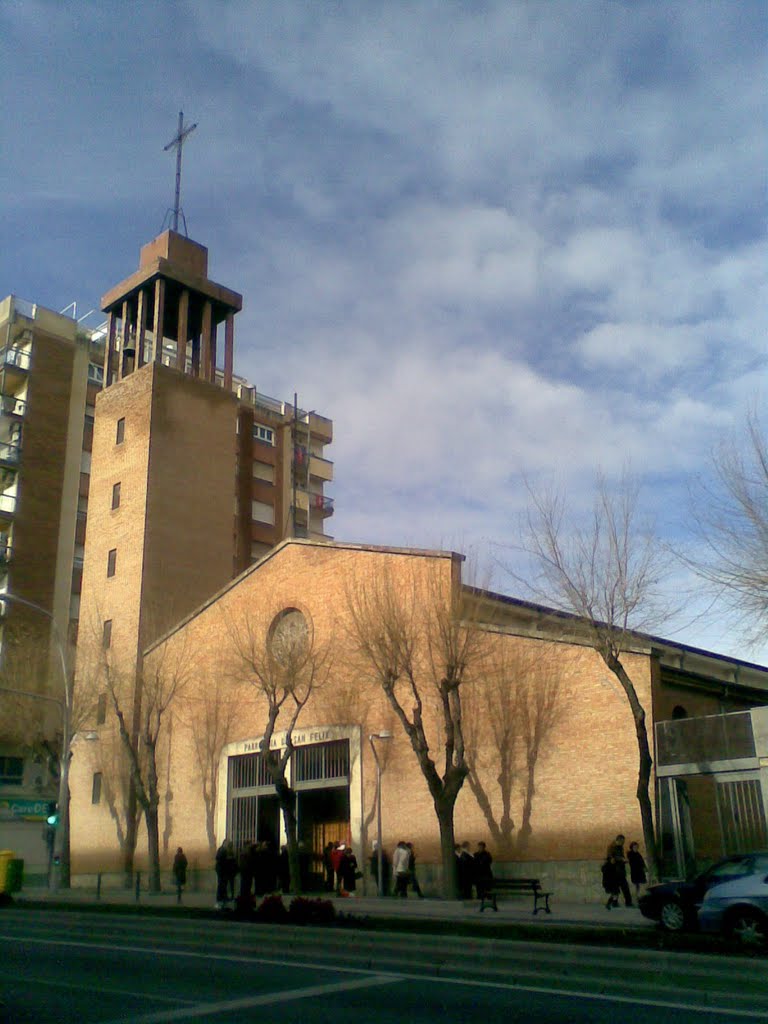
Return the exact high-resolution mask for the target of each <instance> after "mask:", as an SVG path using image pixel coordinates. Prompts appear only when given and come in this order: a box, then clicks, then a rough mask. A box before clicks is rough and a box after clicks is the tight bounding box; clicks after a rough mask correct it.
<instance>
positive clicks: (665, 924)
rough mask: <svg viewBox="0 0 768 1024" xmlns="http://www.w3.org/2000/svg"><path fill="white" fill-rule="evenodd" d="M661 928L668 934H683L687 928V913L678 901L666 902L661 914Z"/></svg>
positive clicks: (662, 906) (663, 904)
mask: <svg viewBox="0 0 768 1024" xmlns="http://www.w3.org/2000/svg"><path fill="white" fill-rule="evenodd" d="M659 920H660V921H661V926H662V928H664V929H665V930H666V931H668V932H681V931H682V930H683V928H685V912H684V910H683V908H682V907H681V906H680V904H679V903H678V902H677V900H666V901H665V902H664V903H662V905H661V913H660V914H659Z"/></svg>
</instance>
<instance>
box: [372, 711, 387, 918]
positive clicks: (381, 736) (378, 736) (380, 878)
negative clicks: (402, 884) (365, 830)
mask: <svg viewBox="0 0 768 1024" xmlns="http://www.w3.org/2000/svg"><path fill="white" fill-rule="evenodd" d="M391 739H392V733H391V732H389V731H388V730H386V729H382V731H381V732H374V733H371V735H370V736H369V737H368V742H369V743H370V744H371V750H372V751H373V759H374V760H375V762H376V855H377V859H378V872H377V879H376V881H377V889H378V891H379V899H381V897H382V896H383V895H384V853H383V850H382V845H381V761H379V755H378V754H377V752H376V744H375V743H374V742H373V741H374V740H391Z"/></svg>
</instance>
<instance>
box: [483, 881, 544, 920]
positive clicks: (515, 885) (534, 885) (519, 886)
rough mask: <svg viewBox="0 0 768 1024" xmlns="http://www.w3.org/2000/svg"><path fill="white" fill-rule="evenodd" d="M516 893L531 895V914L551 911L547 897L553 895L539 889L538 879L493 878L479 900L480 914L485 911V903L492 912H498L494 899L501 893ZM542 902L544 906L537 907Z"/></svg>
mask: <svg viewBox="0 0 768 1024" xmlns="http://www.w3.org/2000/svg"><path fill="white" fill-rule="evenodd" d="M507 892H509V893H517V892H522V893H526V892H530V893H532V894H533V912H534V914H538V912H539V911H540V910H545V911H546V912H547V913H548V914H551V913H552V911H551V910H550V907H549V897H550V896H552V895H553V893H551V892H545V891H544V890H543V889H542V888H541V882H540V881H539V880H538V878H494V879H493V881H492V882H490V883H489V884H488V887H487V889H486V890H485V891H484V893H483V895H482V897H481V899H480V913H481V914H482V912H483V911H484V910H485V905H486V903H487V904H488V905H489V906H491V907H493V909H494V910H496V911H498V909H499V908H498V906H497V905H496V897H497V896H499V895H501V894H502V893H507ZM540 900H543V902H544V906H543V907H540V906H539V901H540Z"/></svg>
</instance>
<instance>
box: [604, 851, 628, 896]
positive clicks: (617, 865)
mask: <svg viewBox="0 0 768 1024" xmlns="http://www.w3.org/2000/svg"><path fill="white" fill-rule="evenodd" d="M624 842H625V840H624V836H623V835H621V833H619V835H617V836H616V838H615V839H614V840H613V842H612V843H609V845H608V852H607V853H606V855H605V859H606V860H612V861H613V865H614V869H615V872H616V879H617V881H618V883H619V889H621V895H622V896H623V897H624V904H625V905H626V906H627V907H631V906H632V893H631V892H630V891H629V884H628V883H627V858H626V857H625V855H624ZM617 906H618V904H617Z"/></svg>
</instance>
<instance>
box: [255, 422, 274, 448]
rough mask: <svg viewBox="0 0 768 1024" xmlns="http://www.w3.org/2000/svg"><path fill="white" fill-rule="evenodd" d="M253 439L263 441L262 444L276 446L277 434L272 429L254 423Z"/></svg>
mask: <svg viewBox="0 0 768 1024" xmlns="http://www.w3.org/2000/svg"><path fill="white" fill-rule="evenodd" d="M253 439H254V441H261V443H262V444H271V445H274V443H275V432H274V430H273V429H272V428H271V427H264V426H262V425H261V423H254V424H253Z"/></svg>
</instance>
